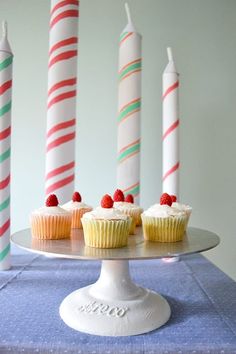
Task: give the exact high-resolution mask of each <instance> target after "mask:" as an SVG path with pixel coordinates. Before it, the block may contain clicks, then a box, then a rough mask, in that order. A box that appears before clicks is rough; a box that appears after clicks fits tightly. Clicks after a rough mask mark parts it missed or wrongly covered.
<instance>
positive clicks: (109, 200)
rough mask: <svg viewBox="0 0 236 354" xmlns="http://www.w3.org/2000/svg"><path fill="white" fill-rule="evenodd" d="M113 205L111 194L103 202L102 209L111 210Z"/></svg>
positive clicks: (105, 196) (103, 198)
mask: <svg viewBox="0 0 236 354" xmlns="http://www.w3.org/2000/svg"><path fill="white" fill-rule="evenodd" d="M113 203H114V201H113V199H112V197H111V196H110V195H109V194H105V195H104V196H103V197H102V200H101V207H102V208H107V209H109V208H112V207H113Z"/></svg>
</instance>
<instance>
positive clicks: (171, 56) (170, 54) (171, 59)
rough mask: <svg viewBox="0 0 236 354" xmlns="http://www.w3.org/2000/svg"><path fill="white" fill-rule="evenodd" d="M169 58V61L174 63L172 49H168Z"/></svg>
mask: <svg viewBox="0 0 236 354" xmlns="http://www.w3.org/2000/svg"><path fill="white" fill-rule="evenodd" d="M167 56H168V60H169V61H174V59H173V53H172V49H171V47H168V48H167Z"/></svg>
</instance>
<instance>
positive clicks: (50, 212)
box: [30, 194, 72, 240]
mask: <svg viewBox="0 0 236 354" xmlns="http://www.w3.org/2000/svg"><path fill="white" fill-rule="evenodd" d="M58 204H59V203H58V199H57V196H56V195H55V194H50V195H49V197H48V198H47V199H46V203H45V206H44V207H42V208H40V209H37V210H35V211H33V212H32V214H31V217H30V224H31V232H32V236H33V237H34V238H37V239H45V240H47V239H48V240H57V239H62V238H69V237H70V230H71V220H72V215H71V213H70V212H68V211H66V210H64V209H62V208H61V207H60V206H59V205H58Z"/></svg>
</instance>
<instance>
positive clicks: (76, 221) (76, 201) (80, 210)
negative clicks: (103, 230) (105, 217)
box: [62, 192, 93, 229]
mask: <svg viewBox="0 0 236 354" xmlns="http://www.w3.org/2000/svg"><path fill="white" fill-rule="evenodd" d="M62 208H64V209H65V210H68V211H70V212H71V213H72V224H71V228H72V229H81V228H82V223H81V218H82V216H83V215H84V213H87V212H88V211H91V210H92V209H93V208H92V207H91V206H89V205H87V204H85V203H84V202H82V198H81V195H80V193H79V192H74V193H73V196H72V199H71V200H70V201H69V202H68V203H66V204H64V205H62Z"/></svg>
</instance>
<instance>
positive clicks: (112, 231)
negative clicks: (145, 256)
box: [81, 194, 130, 248]
mask: <svg viewBox="0 0 236 354" xmlns="http://www.w3.org/2000/svg"><path fill="white" fill-rule="evenodd" d="M81 221H82V225H83V229H84V242H85V245H86V246H90V247H97V248H119V247H124V246H126V245H127V242H128V234H129V226H130V217H129V216H128V215H124V214H122V213H121V212H120V211H119V210H117V209H115V208H113V200H112V198H111V197H110V196H109V195H108V194H106V195H105V196H104V197H103V198H102V200H101V206H100V207H97V208H96V209H95V210H92V211H90V212H88V213H85V214H84V215H83V217H82V219H81Z"/></svg>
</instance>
